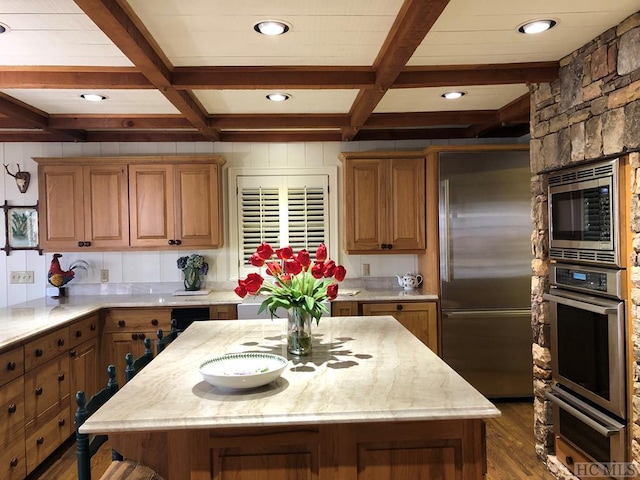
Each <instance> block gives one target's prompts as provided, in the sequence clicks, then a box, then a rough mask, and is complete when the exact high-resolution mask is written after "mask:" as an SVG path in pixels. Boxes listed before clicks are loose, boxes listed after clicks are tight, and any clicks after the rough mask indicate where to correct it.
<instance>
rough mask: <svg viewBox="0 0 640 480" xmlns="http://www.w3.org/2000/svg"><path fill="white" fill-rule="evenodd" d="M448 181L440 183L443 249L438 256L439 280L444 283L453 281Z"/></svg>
mask: <svg viewBox="0 0 640 480" xmlns="http://www.w3.org/2000/svg"><path fill="white" fill-rule="evenodd" d="M449 205H450V203H449V179H448V178H447V179H444V180H441V181H440V236H441V238H442V240H441V243H442V246H443V247H444V248H443V249H442V254H441V255H440V257H441V258H440V278H441V279H442V280H444V281H446V282H450V281H451V280H453V277H452V275H451V244H450V242H451V241H450V238H451V237H450V232H451V225H450V220H449V215H450V214H451V212H450V209H449Z"/></svg>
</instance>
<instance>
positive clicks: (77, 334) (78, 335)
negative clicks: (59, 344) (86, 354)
mask: <svg viewBox="0 0 640 480" xmlns="http://www.w3.org/2000/svg"><path fill="white" fill-rule="evenodd" d="M81 336H82V330H76V338H80V337H81Z"/></svg>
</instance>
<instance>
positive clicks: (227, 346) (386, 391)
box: [81, 316, 500, 433]
mask: <svg viewBox="0 0 640 480" xmlns="http://www.w3.org/2000/svg"><path fill="white" fill-rule="evenodd" d="M283 332H284V321H283V320H280V319H277V320H274V321H271V320H245V321H241V322H238V321H217V322H196V323H193V324H192V325H191V326H189V327H188V328H187V329H186V331H185V332H184V333H183V334H182V335H181V336H180V337H178V338H177V339H176V340H175V341H174V342H173V343H172V344H170V345H169V347H168V348H167V349H165V350H164V351H163V352H162V353H161V354H159V355H158V356H157V357H156V358H155V359H154V360H153V361H152V362H151V363H150V364H149V365H148V366H147V367H145V368H144V369H143V370H141V371H140V372H139V373H138V374H137V375H136V377H135V378H134V379H133V380H131V381H130V382H128V383H127V384H125V385H124V386H123V387H122V388H121V390H120V392H118V393H117V394H116V395H115V396H114V397H113V398H112V399H110V400H109V402H108V403H107V404H106V405H105V406H104V407H102V408H101V409H100V410H98V411H97V412H96V413H95V414H93V415H92V416H91V418H90V419H89V420H88V421H87V422H86V423H85V424H84V425H83V426H82V427H81V430H82V431H83V432H84V433H109V432H127V431H151V430H167V429H199V428H223V427H248V426H251V427H255V426H258V425H303V424H321V423H352V422H370V421H420V420H444V419H455V420H458V419H469V418H491V417H497V416H499V415H500V411H499V410H498V409H497V408H496V407H495V406H494V405H493V404H492V403H491V402H489V400H487V399H486V398H485V397H483V396H482V395H481V394H480V393H479V392H478V391H477V390H476V389H474V388H473V387H472V386H471V385H470V384H469V383H467V382H466V381H465V380H464V379H463V378H462V377H461V376H460V375H458V374H457V373H456V372H455V371H454V370H452V369H451V368H450V367H449V366H448V365H447V364H446V363H445V362H444V361H442V359H440V358H439V357H438V356H437V355H436V354H435V353H433V352H432V351H431V350H429V349H428V348H427V347H426V346H425V345H423V344H422V343H421V342H420V341H419V340H418V339H417V338H415V337H414V336H413V335H411V333H409V331H407V330H406V329H405V328H403V327H402V326H401V325H400V323H398V322H397V321H396V320H395V319H394V318H393V317H391V316H379V317H327V318H323V319H322V320H321V321H320V324H319V326H315V325H314V338H315V340H314V347H313V353H312V355H311V356H309V357H302V358H301V359H300V358H297V357H293V356H290V355H289V356H288V354H287V353H286V348H285V346H286V341H283V337H282V334H283ZM232 352H267V353H275V354H278V355H282V356H284V357H288V358H289V360H290V361H289V364H288V366H287V368H286V369H285V370H284V372H283V373H282V375H281V377H280V378H279V379H277V380H276V381H274V382H272V383H270V384H268V385H265V386H263V387H258V388H256V389H251V390H237V391H230V390H223V389H219V388H217V387H214V386H212V385H210V384H208V383H206V382H205V381H203V379H202V377H201V376H200V374H199V372H198V366H199V365H200V364H201V363H202V362H204V361H206V360H208V359H211V358H213V357H215V356H218V355H221V354H224V353H232ZM142 398H144V399H145V400H144V402H140V401H139V400H138V399H142Z"/></svg>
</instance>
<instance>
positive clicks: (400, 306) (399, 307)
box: [396, 304, 404, 310]
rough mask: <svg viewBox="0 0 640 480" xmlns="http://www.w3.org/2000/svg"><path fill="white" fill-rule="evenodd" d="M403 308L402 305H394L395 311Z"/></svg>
mask: <svg viewBox="0 0 640 480" xmlns="http://www.w3.org/2000/svg"><path fill="white" fill-rule="evenodd" d="M403 308H404V307H403V306H402V305H399V304H398V305H396V310H402V309H403Z"/></svg>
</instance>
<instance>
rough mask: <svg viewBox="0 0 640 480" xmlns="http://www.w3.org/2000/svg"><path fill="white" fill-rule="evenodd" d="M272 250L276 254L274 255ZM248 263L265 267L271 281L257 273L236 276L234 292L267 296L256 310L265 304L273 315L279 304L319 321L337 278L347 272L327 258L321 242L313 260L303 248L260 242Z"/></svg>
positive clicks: (333, 296) (339, 279) (330, 298)
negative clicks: (237, 278)
mask: <svg viewBox="0 0 640 480" xmlns="http://www.w3.org/2000/svg"><path fill="white" fill-rule="evenodd" d="M274 254H275V258H274ZM249 262H250V263H251V265H253V266H256V267H262V266H265V267H266V273H267V275H269V276H271V277H273V279H274V281H273V282H269V281H267V282H265V281H264V278H263V277H262V276H261V275H260V274H258V273H250V274H249V275H247V278H246V279H244V280H243V279H240V280H238V286H237V287H236V288H235V290H234V291H235V292H236V294H238V295H239V296H240V297H242V298H244V297H245V296H246V295H247V294H249V295H258V294H259V293H262V294H266V295H267V298H266V299H265V300H264V301H263V302H262V305H260V310H259V312H258V313H261V312H263V311H264V310H266V309H267V308H268V309H269V313H270V314H271V317H272V318H273V317H274V316H276V310H277V309H278V308H280V307H282V308H285V309H287V310H291V309H295V310H298V311H299V310H302V311H304V312H306V313H308V314H309V315H310V316H311V317H312V318H315V320H316V324H318V323H319V322H320V317H321V315H322V313H323V312H325V313H329V309H328V308H327V307H326V305H325V304H324V303H323V302H324V301H325V300H333V299H335V298H336V296H337V295H338V282H341V281H342V280H344V277H345V275H346V274H347V271H346V269H345V268H344V267H343V266H342V265H336V263H335V262H334V261H333V260H329V259H327V247H326V246H325V245H324V244H321V245H320V246H319V247H318V249H317V250H316V258H315V261H313V260H311V257H310V255H309V252H308V251H307V250H305V249H302V250H300V251H299V252H298V253H297V254H294V252H293V249H292V248H291V247H284V248H279V249H277V250H275V252H274V250H273V248H272V247H271V245H269V244H268V243H266V242H263V243H262V244H261V245H260V246H259V247H258V248H257V250H256V252H255V253H254V254H253V255H251V258H250V259H249Z"/></svg>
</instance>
